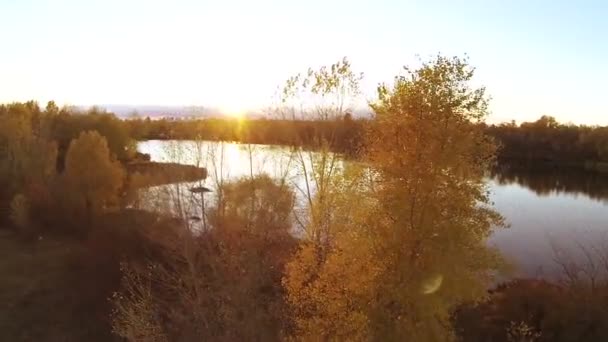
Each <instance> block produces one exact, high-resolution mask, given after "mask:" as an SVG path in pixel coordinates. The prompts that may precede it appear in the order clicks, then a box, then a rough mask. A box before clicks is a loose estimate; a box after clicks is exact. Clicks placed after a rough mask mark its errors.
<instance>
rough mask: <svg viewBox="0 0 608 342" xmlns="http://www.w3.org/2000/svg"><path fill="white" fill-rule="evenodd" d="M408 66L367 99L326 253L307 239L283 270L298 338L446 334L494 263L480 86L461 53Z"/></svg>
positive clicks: (494, 222)
mask: <svg viewBox="0 0 608 342" xmlns="http://www.w3.org/2000/svg"><path fill="white" fill-rule="evenodd" d="M406 72H407V75H405V76H400V77H397V78H396V79H395V83H394V85H393V86H392V87H388V86H385V85H382V86H380V87H379V99H378V101H377V102H375V103H373V104H372V108H373V109H374V112H375V117H374V119H373V121H372V124H371V128H370V129H369V132H368V137H367V141H366V148H367V153H366V156H367V158H366V161H367V167H366V168H365V169H362V170H358V171H356V172H354V173H352V174H350V175H349V174H345V175H344V176H341V178H340V179H338V182H337V184H336V186H337V188H338V189H340V194H339V195H338V198H341V199H342V200H336V201H335V202H334V203H336V204H338V205H337V207H336V208H335V209H334V211H333V212H334V214H333V220H332V224H333V225H334V227H333V228H332V232H333V236H332V243H331V246H330V250H329V251H328V253H327V254H326V255H325V256H324V257H323V258H320V257H319V255H318V254H316V253H315V250H316V249H315V248H314V244H315V242H314V241H304V242H303V245H302V247H301V249H300V252H299V253H298V254H297V255H296V257H295V258H294V259H293V260H292V262H291V263H290V264H289V265H288V267H287V273H286V276H285V278H284V285H285V287H286V290H287V293H288V295H287V298H288V302H289V304H290V306H291V308H292V310H293V311H292V312H293V314H294V321H295V331H294V337H296V338H298V339H302V340H311V339H312V340H344V339H348V340H369V339H377V340H399V341H401V340H412V341H445V340H450V339H452V338H453V334H452V329H451V325H450V314H451V310H452V309H453V308H454V307H455V306H456V305H458V304H460V303H462V302H465V301H471V300H476V299H479V298H480V297H482V296H483V295H484V293H485V289H486V286H487V285H488V284H489V281H490V280H491V276H492V275H493V274H494V273H495V271H497V270H498V269H499V267H500V266H501V259H500V257H499V255H498V254H497V253H496V252H495V251H493V250H491V249H489V248H488V247H487V246H486V244H485V239H486V238H487V237H488V236H489V234H490V233H491V230H492V229H493V227H495V226H501V225H502V224H503V222H502V219H501V217H500V216H499V215H498V214H497V213H496V212H495V211H493V210H492V209H491V208H490V206H489V202H488V196H487V191H486V188H485V183H484V180H483V175H484V172H485V171H486V170H487V167H488V166H489V165H490V163H491V162H492V161H493V155H494V150H495V149H494V145H493V144H492V141H491V140H489V139H488V138H487V137H486V136H485V135H484V134H483V132H481V131H480V129H479V126H478V125H476V123H478V122H480V121H481V120H483V118H484V117H485V115H486V113H487V98H486V96H485V92H484V89H483V88H479V89H473V88H471V85H470V83H471V82H470V81H471V78H472V76H473V69H472V68H470V67H469V66H468V64H467V62H466V61H463V60H461V59H459V58H446V57H442V56H439V57H437V59H435V60H433V61H431V62H429V63H424V64H423V65H422V66H421V67H420V68H419V69H416V70H410V69H406ZM346 213H347V214H346Z"/></svg>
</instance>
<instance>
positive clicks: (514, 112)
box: [0, 0, 608, 125]
mask: <svg viewBox="0 0 608 342" xmlns="http://www.w3.org/2000/svg"><path fill="white" fill-rule="evenodd" d="M0 43H1V45H0V102H7V101H21V100H27V99H36V100H38V101H40V102H45V101H47V100H49V99H56V100H57V101H58V102H59V103H61V104H75V105H92V104H154V105H211V106H220V107H222V108H229V109H235V110H236V109H240V108H244V107H259V106H263V105H266V104H268V103H269V101H270V98H271V97H272V95H273V93H274V90H275V88H276V86H277V85H279V84H280V83H281V82H282V81H283V80H284V79H285V78H286V77H288V76H289V75H291V74H293V73H295V72H298V71H300V70H303V69H306V68H307V67H308V66H318V65H322V64H330V63H332V62H334V61H336V60H338V59H340V58H341V57H342V56H348V57H349V58H350V60H351V61H352V64H353V66H354V68H355V69H356V70H358V71H362V72H364V73H365V74H366V79H365V82H364V91H365V93H366V95H367V96H368V97H369V98H371V97H373V95H374V89H375V85H376V84H377V83H378V82H381V81H388V82H390V81H391V80H392V78H393V76H394V75H396V74H398V73H399V72H400V71H401V67H402V66H403V65H404V64H412V63H416V61H417V58H416V55H417V54H418V55H421V56H422V57H423V58H424V57H428V56H430V55H434V54H436V53H437V52H441V53H443V54H446V55H455V54H457V55H463V54H465V53H466V54H468V55H469V57H470V62H471V63H472V64H473V65H474V66H476V67H477V70H478V73H477V79H476V82H478V83H479V84H484V85H486V86H487V88H488V92H489V93H490V94H491V95H492V97H493V101H492V103H491V110H492V117H491V121H505V120H511V119H515V120H518V121H521V120H532V119H536V118H537V117H539V116H540V115H541V114H550V115H554V116H555V117H557V118H558V119H559V120H560V121H571V122H575V123H588V124H603V125H606V124H608V96H607V95H606V91H607V90H608V89H607V88H608V87H606V81H607V80H608V2H607V1H540V0H539V1H534V0H528V1H522V0H517V1H448V0H444V1H406V0H401V1H399V0H393V1H383V0H375V1H356V0H351V1H331V0H325V1H319V0H308V1H305V0H300V1H287V0H283V1H270V0H265V1H247V0H240V1H202V0H199V1H181V0H172V1H151V0H104V1H86V0H57V1H48V0H47V1H45V0H0Z"/></svg>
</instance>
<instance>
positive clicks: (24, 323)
mask: <svg viewBox="0 0 608 342" xmlns="http://www.w3.org/2000/svg"><path fill="white" fill-rule="evenodd" d="M81 246H82V245H81V244H80V243H78V242H77V241H71V240H65V239H57V238H44V239H42V240H36V241H29V242H25V241H21V240H19V239H18V238H17V237H16V236H15V235H14V234H12V233H11V232H8V231H6V230H0V251H2V253H1V255H2V257H1V258H0V279H1V281H0V340H1V341H108V340H111V339H112V337H111V336H110V334H109V329H108V328H107V326H106V325H105V323H103V320H100V319H99V318H98V317H94V314H92V312H91V310H88V308H87V307H84V305H83V304H82V301H81V299H80V298H79V293H78V291H75V287H74V286H73V283H74V279H76V278H75V277H77V276H78V274H77V271H76V269H75V268H74V266H73V265H72V264H73V263H72V260H73V257H74V256H75V255H78V254H77V253H80V251H81V248H82V247H81Z"/></svg>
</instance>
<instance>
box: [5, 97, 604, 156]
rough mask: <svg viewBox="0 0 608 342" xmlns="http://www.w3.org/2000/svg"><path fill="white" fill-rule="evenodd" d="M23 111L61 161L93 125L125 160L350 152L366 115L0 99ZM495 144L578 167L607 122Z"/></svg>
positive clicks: (540, 126)
mask: <svg viewBox="0 0 608 342" xmlns="http://www.w3.org/2000/svg"><path fill="white" fill-rule="evenodd" d="M11 113H13V114H16V115H20V116H21V115H23V116H25V117H27V118H28V120H29V121H31V123H32V128H33V130H34V132H35V134H42V135H46V136H48V138H49V139H51V140H54V141H56V142H57V144H58V149H59V161H60V162H61V161H62V156H63V154H64V153H65V151H66V150H67V147H68V145H69V143H70V141H71V140H72V139H74V138H75V137H77V136H78V134H80V132H83V131H87V130H95V131H98V132H99V133H100V134H101V135H102V136H104V137H105V138H106V139H107V141H108V145H109V148H110V150H111V152H112V153H113V154H114V155H115V156H116V157H117V158H118V159H121V160H127V159H129V158H131V157H132V156H133V155H134V153H135V151H136V146H135V141H138V140H139V141H141V140H152V139H160V140H166V139H178V140H179V139H203V140H216V141H235V142H241V143H252V144H270V145H295V146H303V147H309V148H316V147H318V146H319V145H320V144H321V143H326V144H328V145H329V148H330V149H332V150H333V151H336V152H339V153H344V154H348V155H351V156H356V155H357V154H358V153H359V152H360V149H361V146H362V141H363V135H364V132H365V130H366V126H367V125H368V123H369V120H368V119H363V118H353V117H352V116H351V115H350V114H346V115H344V116H343V117H339V118H334V119H330V120H303V119H236V118H209V119H189V120H176V119H171V118H163V119H158V120H151V119H150V118H143V117H134V118H131V119H128V120H121V119H118V118H117V117H116V116H115V115H114V114H112V113H107V112H105V111H103V110H101V109H98V108H95V107H93V108H91V109H89V110H87V111H82V110H78V109H74V108H69V107H65V108H58V107H57V106H56V105H55V103H53V102H49V103H48V104H47V106H46V108H45V109H42V108H40V107H39V106H38V104H37V103H36V102H33V101H30V102H26V103H13V104H7V105H0V116H2V115H10V114H11ZM484 126H485V131H486V133H487V134H488V135H490V136H492V137H494V138H495V139H496V142H497V143H498V144H499V146H500V149H499V151H498V159H499V160H500V161H503V162H504V161H509V162H520V163H527V162H534V163H538V162H543V163H556V164H562V165H563V164H572V165H578V166H581V165H584V164H585V163H587V166H591V167H592V168H598V167H599V166H602V163H603V162H608V127H597V126H579V125H572V124H561V123H559V122H557V121H556V120H555V118H553V117H550V116H542V117H541V118H540V119H538V120H536V121H533V122H523V123H521V124H519V125H518V124H515V123H514V122H512V123H503V124H498V125H485V124H484Z"/></svg>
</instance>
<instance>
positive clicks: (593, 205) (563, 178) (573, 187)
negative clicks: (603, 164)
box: [139, 141, 608, 278]
mask: <svg viewBox="0 0 608 342" xmlns="http://www.w3.org/2000/svg"><path fill="white" fill-rule="evenodd" d="M197 144H198V145H197ZM172 145H181V146H182V147H185V148H181V149H180V150H181V151H182V154H179V155H177V154H175V153H169V152H171V151H172V150H176V149H175V148H173V147H175V146H172ZM139 149H140V151H141V152H144V153H149V154H150V155H151V157H152V160H154V161H172V162H181V163H186V164H193V165H201V166H206V167H208V168H209V171H210V172H209V178H208V179H207V180H206V181H205V182H203V183H202V184H196V186H199V185H200V186H208V187H210V188H211V189H212V190H214V189H216V187H217V184H218V183H221V182H223V181H229V180H233V179H236V178H239V177H243V176H248V175H250V174H252V173H253V174H255V175H257V174H261V173H265V174H268V175H270V176H271V177H273V178H284V179H286V180H287V181H288V182H289V183H290V184H291V185H293V186H294V188H295V189H296V194H299V193H301V191H300V190H298V189H303V188H304V186H303V175H302V173H301V172H299V171H298V170H297V167H295V165H297V162H298V161H297V160H296V159H295V156H294V153H293V150H291V149H289V148H287V147H285V148H281V147H271V146H265V145H251V146H248V145H239V144H232V143H221V144H218V143H210V142H203V143H202V145H200V143H195V142H188V141H184V142H175V141H148V142H144V143H140V145H139ZM201 151H202V152H201ZM307 163H308V161H307ZM488 185H489V190H490V194H491V200H492V202H493V203H494V206H495V208H496V209H497V210H498V212H499V213H500V214H501V215H503V216H504V217H505V220H506V222H507V223H508V224H509V225H510V228H509V229H499V230H497V231H495V232H494V234H493V235H492V236H491V238H490V240H489V243H490V244H492V245H495V246H496V247H498V249H499V250H500V251H501V252H502V253H503V254H504V255H505V256H506V257H507V259H509V260H511V261H513V263H514V264H515V265H516V266H517V275H522V276H529V277H547V278H551V277H554V276H556V274H558V272H559V268H558V267H557V265H556V263H555V260H554V257H555V253H554V247H555V246H559V247H560V248H561V249H563V250H567V251H568V252H569V253H570V255H572V258H573V261H579V260H583V258H584V256H582V255H580V253H578V252H577V251H576V249H577V248H578V245H580V244H584V245H590V244H595V245H597V244H599V243H603V242H608V233H607V232H608V229H607V228H608V224H607V223H608V201H607V200H608V175H602V174H597V173H591V172H583V171H580V170H577V169H573V168H555V167H532V166H525V167H523V166H516V165H502V166H501V167H498V168H496V169H495V170H493V171H492V173H491V177H490V178H489V179H488ZM191 186H195V185H194V184H185V188H184V189H181V191H180V192H182V193H187V194H188V196H190V195H191V194H190V193H189V191H187V190H188V189H189V187H191ZM311 191H312V192H314V188H313V189H311ZM212 197H213V196H210V197H209V199H210V200H211V199H212ZM300 200H301V198H300V199H297V201H296V202H299V201H300ZM193 203H196V202H193ZM607 250H608V248H607Z"/></svg>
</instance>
